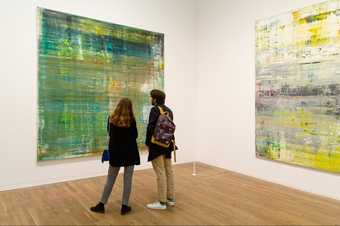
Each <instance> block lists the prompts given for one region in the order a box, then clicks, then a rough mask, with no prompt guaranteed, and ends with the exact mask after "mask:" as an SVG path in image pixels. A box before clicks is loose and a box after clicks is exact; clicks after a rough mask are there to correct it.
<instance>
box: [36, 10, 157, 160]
mask: <svg viewBox="0 0 340 226" xmlns="http://www.w3.org/2000/svg"><path fill="white" fill-rule="evenodd" d="M38 48H39V51H38V89H39V90H38V96H39V97H38V111H39V121H38V123H39V125H38V161H44V160H57V159H66V158H74V157H83V156H92V155H98V154H99V153H101V152H102V150H103V149H104V148H105V147H107V132H106V125H107V117H108V115H109V113H110V112H112V111H113V110H114V108H115V106H116V104H117V103H118V101H119V100H120V98H122V97H129V98H130V99H131V100H132V101H133V105H134V111H135V116H136V120H137V126H138V131H139V138H138V143H139V144H140V145H142V144H143V142H144V139H145V137H144V134H145V131H146V124H147V120H148V113H149V110H150V103H149V91H150V90H151V89H154V88H157V89H163V86H164V60H163V52H164V35H163V34H161V33H155V32H150V31H146V30H141V29H137V28H132V27H127V26H122V25H117V24H112V23H107V22H102V21H98V20H94V19H89V18H85V17H79V16H75V15H70V14H65V13H61V12H56V11H51V10H47V9H42V8H38Z"/></svg>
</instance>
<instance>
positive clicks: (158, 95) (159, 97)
mask: <svg viewBox="0 0 340 226" xmlns="http://www.w3.org/2000/svg"><path fill="white" fill-rule="evenodd" d="M150 96H151V97H152V98H153V99H155V100H156V103H157V104H164V103H165V93H164V92H163V91H161V90H158V89H153V90H151V92H150Z"/></svg>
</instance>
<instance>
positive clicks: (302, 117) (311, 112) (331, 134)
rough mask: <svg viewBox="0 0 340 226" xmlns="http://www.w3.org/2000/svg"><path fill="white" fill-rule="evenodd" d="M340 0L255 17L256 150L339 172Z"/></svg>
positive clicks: (263, 155)
mask: <svg viewBox="0 0 340 226" xmlns="http://www.w3.org/2000/svg"><path fill="white" fill-rule="evenodd" d="M339 54H340V1H339V0H330V1H327V2H324V3H321V4H317V5H312V6H309V7H305V8H303V9H301V10H297V11H294V12H291V13H286V14H283V15H280V16H277V17H272V18H269V19H266V20H261V21H258V22H257V23H256V155H257V157H260V158H264V159H271V160H276V161H280V162H285V163H289V164H295V165H299V166H304V167H310V168H314V169H318V170H324V171H328V172H334V173H339V172H340V118H339V117H340V55H339Z"/></svg>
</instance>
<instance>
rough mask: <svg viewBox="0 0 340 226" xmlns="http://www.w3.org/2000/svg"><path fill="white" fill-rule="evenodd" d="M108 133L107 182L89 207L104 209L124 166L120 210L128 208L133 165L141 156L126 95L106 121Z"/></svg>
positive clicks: (92, 209)
mask: <svg viewBox="0 0 340 226" xmlns="http://www.w3.org/2000/svg"><path fill="white" fill-rule="evenodd" d="M107 130H108V133H109V137H110V139H109V153H110V160H109V163H110V166H109V171H108V175H107V181H106V185H105V187H104V191H103V194H102V197H101V199H100V201H99V203H98V204H97V205H96V206H93V207H91V208H90V209H91V211H94V212H98V213H105V204H106V203H107V201H108V199H109V197H110V194H111V191H112V188H113V185H114V183H115V180H116V178H117V175H118V172H119V169H120V167H124V191H123V199H122V208H121V214H122V215H124V214H126V213H128V212H130V211H131V207H130V206H129V205H128V203H129V197H130V193H131V185H132V176H133V170H134V165H139V164H140V157H139V151H138V146H137V142H136V139H137V137H138V132H137V126H136V120H135V117H134V114H133V108H132V103H131V100H130V99H129V98H123V99H121V100H120V101H119V103H118V105H117V107H116V109H115V111H114V112H113V113H112V114H111V115H110V117H109V119H108V123H107Z"/></svg>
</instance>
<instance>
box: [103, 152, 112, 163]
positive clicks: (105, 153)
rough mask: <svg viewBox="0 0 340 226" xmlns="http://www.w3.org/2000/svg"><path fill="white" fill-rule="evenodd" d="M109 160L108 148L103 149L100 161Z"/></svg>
mask: <svg viewBox="0 0 340 226" xmlns="http://www.w3.org/2000/svg"><path fill="white" fill-rule="evenodd" d="M109 160H110V152H109V150H107V149H105V150H104V151H103V154H102V163H103V162H105V161H109Z"/></svg>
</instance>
